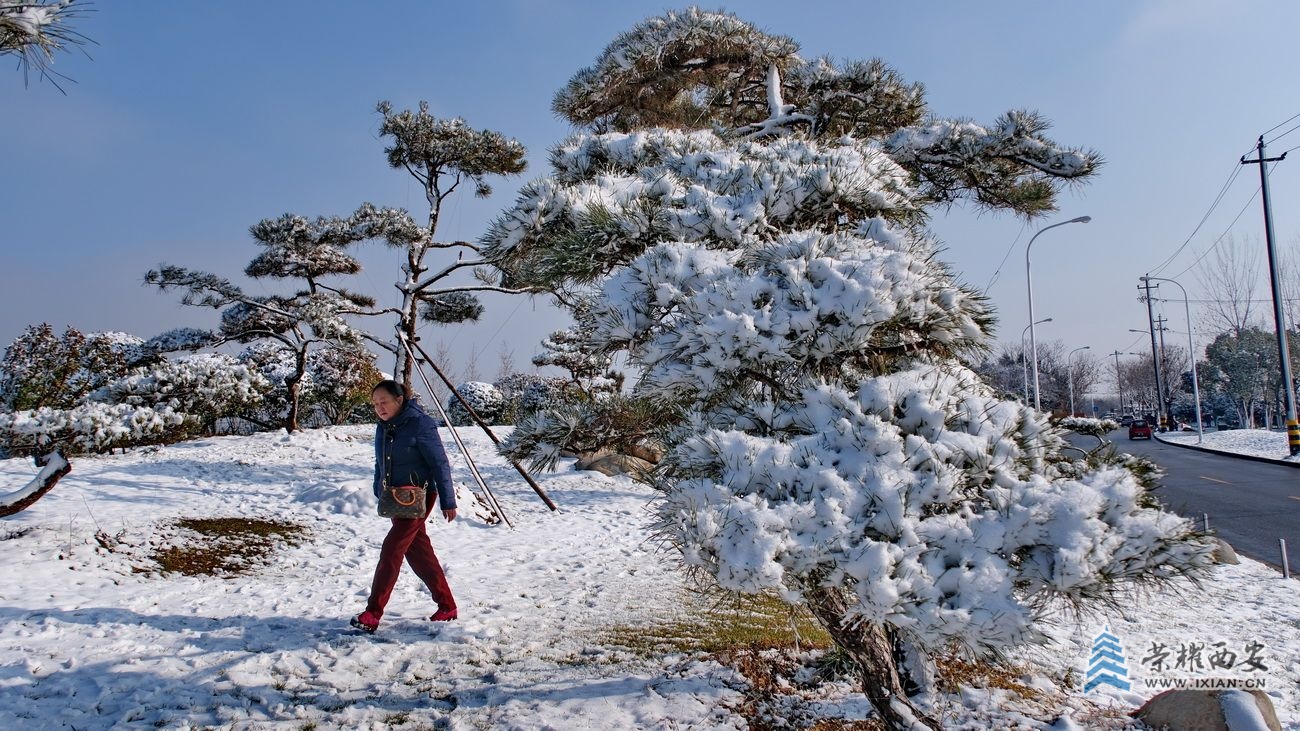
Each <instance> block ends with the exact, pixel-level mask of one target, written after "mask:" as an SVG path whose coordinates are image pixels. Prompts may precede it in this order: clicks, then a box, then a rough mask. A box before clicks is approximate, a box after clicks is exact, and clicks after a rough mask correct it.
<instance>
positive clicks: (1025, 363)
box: [1020, 317, 1052, 406]
mask: <svg viewBox="0 0 1300 731" xmlns="http://www.w3.org/2000/svg"><path fill="white" fill-rule="evenodd" d="M1051 321H1052V318H1050V317H1048V318H1045V319H1042V320H1039V321H1038V322H1035V323H1034V325H1042V324H1043V323H1044V322H1051ZM1030 327H1032V325H1025V329H1024V330H1021V331H1020V366H1021V369H1022V370H1024V372H1025V406H1028V405H1029V357H1028V356H1029V353H1028V352H1027V351H1026V350H1025V333H1028V332H1029V328H1030Z"/></svg>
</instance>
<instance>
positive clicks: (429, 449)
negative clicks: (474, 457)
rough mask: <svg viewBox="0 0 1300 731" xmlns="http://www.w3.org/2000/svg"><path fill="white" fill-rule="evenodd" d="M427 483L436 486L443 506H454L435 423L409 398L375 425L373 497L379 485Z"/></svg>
mask: <svg viewBox="0 0 1300 731" xmlns="http://www.w3.org/2000/svg"><path fill="white" fill-rule="evenodd" d="M385 482H386V483H387V484H388V485H424V486H425V487H428V486H429V485H430V484H432V485H433V486H435V487H436V488H437V489H438V501H439V502H440V503H441V504H442V509H443V510H451V509H452V508H455V507H456V491H455V489H453V487H452V484H451V464H450V463H448V462H447V452H446V450H444V449H443V448H442V439H441V438H440V437H439V436H438V426H437V424H435V423H434V421H433V417H431V416H429V415H428V414H426V413H425V412H424V409H422V408H420V405H419V404H418V403H416V402H415V401H414V400H412V399H406V402H405V403H404V404H403V405H402V410H401V411H399V412H397V415H396V416H394V417H393V418H391V419H389V420H388V421H380V422H379V423H378V424H377V425H376V426H375V497H379V490H380V486H381V485H382V484H384V483H385Z"/></svg>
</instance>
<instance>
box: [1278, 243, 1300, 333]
mask: <svg viewBox="0 0 1300 731" xmlns="http://www.w3.org/2000/svg"><path fill="white" fill-rule="evenodd" d="M1281 259H1282V261H1281V262H1280V265H1279V266H1278V277H1279V278H1280V279H1281V280H1282V314H1283V315H1284V316H1286V326H1287V329H1288V330H1294V329H1295V328H1296V323H1297V322H1300V319H1297V318H1300V234H1297V235H1296V236H1295V237H1294V238H1292V239H1291V245H1290V246H1288V247H1287V250H1286V251H1285V252H1284V253H1283V254H1282V257H1281Z"/></svg>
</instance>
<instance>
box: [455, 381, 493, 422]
mask: <svg viewBox="0 0 1300 731" xmlns="http://www.w3.org/2000/svg"><path fill="white" fill-rule="evenodd" d="M456 393H458V394H460V397H461V398H463V399H465V401H466V402H468V403H469V407H470V408H471V409H473V410H474V413H475V414H478V418H480V419H482V420H483V421H484V422H485V423H487V424H498V423H500V420H501V415H502V414H503V413H504V410H505V406H506V399H505V396H504V395H502V393H501V390H500V389H498V388H497V387H496V386H494V385H492V384H491V383H484V382H482V381H468V382H466V383H462V384H460V385H459V386H457V387H456ZM446 406H447V417H448V418H449V419H451V423H452V426H469V425H471V424H473V423H474V421H473V419H471V418H470V416H469V412H468V411H466V410H465V407H464V406H463V405H462V404H461V402H460V401H459V400H458V399H456V398H454V397H453V398H449V399H447V404H446Z"/></svg>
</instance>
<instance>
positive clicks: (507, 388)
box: [493, 373, 578, 424]
mask: <svg viewBox="0 0 1300 731" xmlns="http://www.w3.org/2000/svg"><path fill="white" fill-rule="evenodd" d="M493 385H495V386H496V387H497V390H499V391H501V397H502V398H503V399H504V400H505V405H504V406H503V407H502V409H501V423H503V424H518V423H519V422H520V420H522V419H524V418H525V417H527V416H529V415H530V414H533V413H535V412H537V411H540V410H541V409H544V408H547V407H549V406H555V405H558V404H560V403H562V402H564V401H569V400H573V399H574V398H575V397H576V396H577V395H578V394H576V393H574V390H575V389H574V388H573V385H572V384H571V383H570V382H569V381H567V380H565V379H563V378H555V377H552V376H543V375H539V374H536V373H511V374H510V375H508V376H504V377H502V378H499V379H497V381H496V383H495V384H493Z"/></svg>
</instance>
